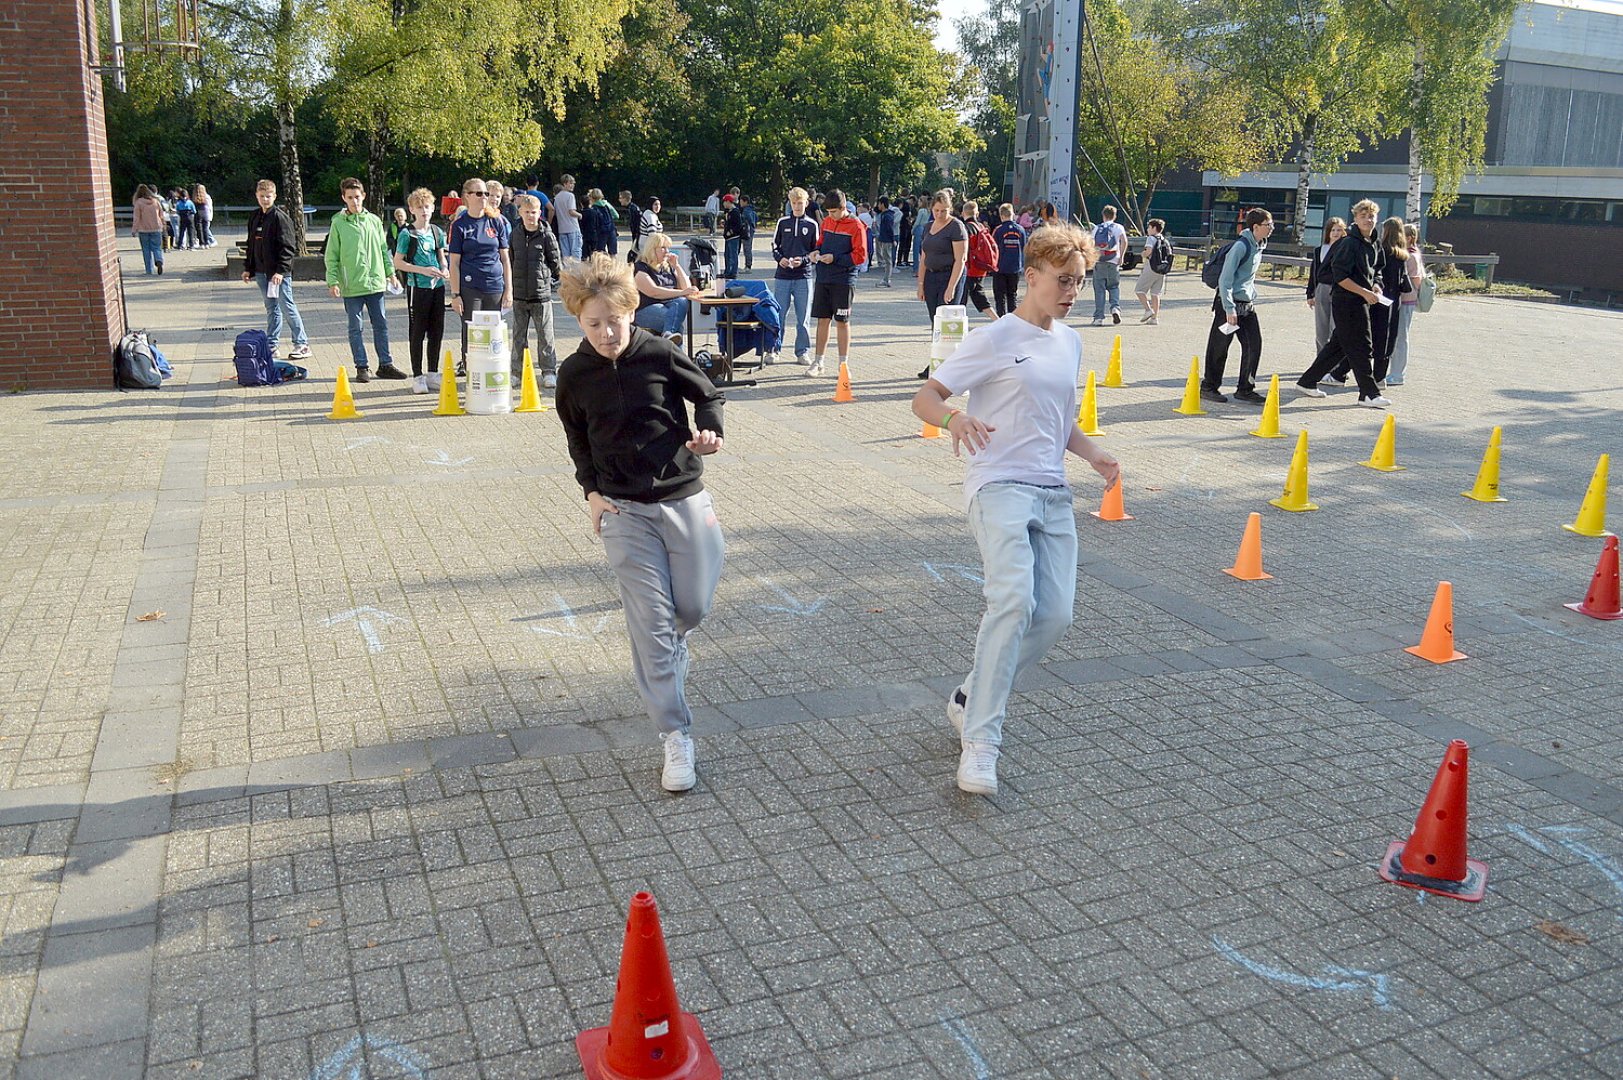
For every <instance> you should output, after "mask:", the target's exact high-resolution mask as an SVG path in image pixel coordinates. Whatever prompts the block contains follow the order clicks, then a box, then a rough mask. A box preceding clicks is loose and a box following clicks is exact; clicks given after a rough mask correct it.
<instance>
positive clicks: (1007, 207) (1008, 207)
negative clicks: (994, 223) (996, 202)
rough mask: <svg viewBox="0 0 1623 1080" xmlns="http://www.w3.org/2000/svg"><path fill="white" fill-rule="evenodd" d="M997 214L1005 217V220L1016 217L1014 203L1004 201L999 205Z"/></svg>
mask: <svg viewBox="0 0 1623 1080" xmlns="http://www.w3.org/2000/svg"><path fill="white" fill-rule="evenodd" d="M997 216H998V217H1000V218H1003V219H1004V220H1008V219H1009V218H1012V217H1014V204H1013V203H1004V204H1003V205H1002V206H1000V207H998V208H997Z"/></svg>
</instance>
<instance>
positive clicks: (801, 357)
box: [795, 352, 811, 367]
mask: <svg viewBox="0 0 1623 1080" xmlns="http://www.w3.org/2000/svg"><path fill="white" fill-rule="evenodd" d="M795 363H797V364H799V365H800V366H801V367H805V366H806V365H807V364H809V363H811V354H810V353H803V352H797V353H795Z"/></svg>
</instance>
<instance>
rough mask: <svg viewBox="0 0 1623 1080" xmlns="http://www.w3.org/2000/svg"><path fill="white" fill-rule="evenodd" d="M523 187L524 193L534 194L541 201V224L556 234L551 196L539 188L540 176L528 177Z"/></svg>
mask: <svg viewBox="0 0 1623 1080" xmlns="http://www.w3.org/2000/svg"><path fill="white" fill-rule="evenodd" d="M524 188H525V190H524V194H526V195H533V196H535V198H536V200H537V201H539V202H540V203H541V224H543V225H545V226H546V227H547V228H549V229H553V231H554V233H555V234H556V232H557V229H556V228H555V227H554V225H553V213H552V198H551V197H550V196H549V195H548V194H547V193H546V192H544V191H542V190H541V178H540V177H538V176H532V177H530V178H528V179H527V180H525V181H524Z"/></svg>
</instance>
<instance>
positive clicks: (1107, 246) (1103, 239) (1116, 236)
mask: <svg viewBox="0 0 1623 1080" xmlns="http://www.w3.org/2000/svg"><path fill="white" fill-rule="evenodd" d="M1099 216H1100V217H1101V218H1103V219H1104V220H1103V221H1101V222H1100V223H1099V224H1098V225H1096V226H1095V227H1094V229H1093V246H1094V247H1095V248H1096V249H1098V252H1099V264H1098V265H1097V266H1095V267H1094V268H1093V325H1094V326H1103V325H1104V324H1105V307H1106V305H1107V304H1108V305H1109V309H1110V321H1111V322H1112V323H1120V322H1121V260H1122V256H1123V255H1125V254H1127V230H1126V229H1124V228H1122V227H1121V226H1120V225H1118V224H1116V208H1115V207H1114V206H1107V207H1105V208H1104V209H1103V210H1101V211H1099Z"/></svg>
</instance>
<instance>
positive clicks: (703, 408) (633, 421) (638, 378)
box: [557, 327, 727, 503]
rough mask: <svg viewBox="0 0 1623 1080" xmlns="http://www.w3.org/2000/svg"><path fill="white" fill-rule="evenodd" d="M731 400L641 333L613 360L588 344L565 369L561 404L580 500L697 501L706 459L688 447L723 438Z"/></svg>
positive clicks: (667, 346) (661, 342)
mask: <svg viewBox="0 0 1623 1080" xmlns="http://www.w3.org/2000/svg"><path fill="white" fill-rule="evenodd" d="M726 400H727V399H726V396H725V395H724V394H722V392H721V391H720V390H717V389H716V387H715V385H714V384H713V383H711V381H710V380H709V378H707V377H706V376H705V374H704V372H702V371H700V370H699V367H698V365H697V364H695V363H694V362H693V361H692V360H691V359H689V358H688V355H687V354H686V353H684V352H683V351H682V350H681V349H678V348H677V347H676V346H675V345H673V344H672V343H671V342H669V341H667V340H666V339H664V338H662V337H659V336H658V335H656V334H651V333H649V332H648V331H646V330H644V329H642V328H641V327H633V328H632V331H631V340H630V341H629V342H627V343H626V347H625V351H624V352H622V353H621V354H620V355H619V357H618V358H617V359H614V360H606V359H604V357H603V356H602V354H600V353H599V352H598V351H597V350H596V349H594V348H592V346H591V343H590V342H587V341H584V340H583V341H582V342H581V343H580V346H579V347H578V348H577V349H576V350H575V351H574V352H573V353H571V354H570V355H569V356H568V357H567V358H566V359H565V360H564V362H563V365H562V366H561V367H560V368H559V369H558V398H557V405H558V419H559V420H561V421H563V425H564V436H565V438H566V439H567V440H568V442H569V456H570V458H571V459H573V460H574V462H575V479H576V480H577V481H579V482H580V487H581V493H582V494H583V495H590V494H591V493H592V492H594V491H595V492H597V493H598V494H600V495H604V496H607V497H608V498H610V499H627V500H630V501H631V502H644V503H651V502H671V501H674V500H676V499H685V498H687V497H688V496H690V495H697V494H698V493H699V492H701V491H703V490H704V481H703V479H702V476H703V473H704V459H703V458H701V457H700V456H699V455H697V454H695V453H694V452H693V451H691V450H689V449H688V448H687V442H688V440H689V439H691V438H693V436H694V434H695V433H697V432H699V431H703V430H709V431H714V432H715V433H716V434H717V435H720V434H722V430H721V407H722V405H723V404H724V403H725V402H726ZM690 401H691V402H692V403H693V424H692V426H691V427H689V425H688V411H687V405H686V402H690Z"/></svg>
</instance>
